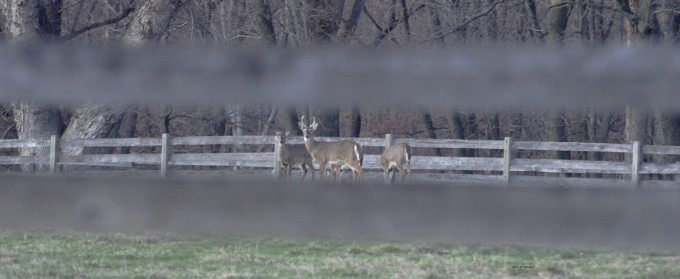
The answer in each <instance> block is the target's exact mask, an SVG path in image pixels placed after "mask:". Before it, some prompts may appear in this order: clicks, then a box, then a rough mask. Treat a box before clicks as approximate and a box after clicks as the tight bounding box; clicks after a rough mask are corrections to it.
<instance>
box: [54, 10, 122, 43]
mask: <svg viewBox="0 0 680 279" xmlns="http://www.w3.org/2000/svg"><path fill="white" fill-rule="evenodd" d="M134 10H135V8H132V7H129V8H127V9H125V11H123V13H121V14H120V15H118V16H117V17H114V18H109V19H107V20H104V21H100V22H95V23H93V24H90V25H88V26H84V27H82V28H80V29H78V30H76V31H73V32H72V33H70V34H68V35H65V36H62V37H61V38H59V40H60V41H62V42H65V41H69V40H72V39H74V38H75V37H78V36H79V35H80V34H83V33H85V32H87V31H90V30H92V29H95V28H99V27H102V26H105V25H109V24H114V23H116V22H119V21H121V20H123V19H124V18H126V17H127V16H128V15H130V13H132V11H134Z"/></svg>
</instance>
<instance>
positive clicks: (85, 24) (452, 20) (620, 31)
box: [0, 0, 680, 160]
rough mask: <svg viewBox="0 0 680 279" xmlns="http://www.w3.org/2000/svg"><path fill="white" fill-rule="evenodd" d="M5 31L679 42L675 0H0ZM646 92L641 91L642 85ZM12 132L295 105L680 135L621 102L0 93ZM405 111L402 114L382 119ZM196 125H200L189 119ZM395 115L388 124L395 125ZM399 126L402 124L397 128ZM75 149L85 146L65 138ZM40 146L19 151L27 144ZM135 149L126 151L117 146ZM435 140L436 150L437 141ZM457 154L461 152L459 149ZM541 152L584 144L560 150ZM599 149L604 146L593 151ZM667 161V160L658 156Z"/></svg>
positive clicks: (65, 131)
mask: <svg viewBox="0 0 680 279" xmlns="http://www.w3.org/2000/svg"><path fill="white" fill-rule="evenodd" d="M0 38H1V39H2V40H3V41H5V43H8V44H16V45H24V44H28V45H30V44H60V45H73V46H87V45H96V44H111V43H113V44H121V45H141V44H187V43H190V44H201V45H206V44H207V45H218V46H225V47H230V48H246V47H252V46H263V47H264V46H266V47H275V48H292V49H304V48H311V47H317V46H320V45H322V46H329V45H330V46H349V47H364V48H374V49H381V48H384V49H388V48H390V49H391V48H402V47H421V46H429V47H443V48H446V47H470V46H485V45H498V46H531V47H540V46H545V47H553V48H568V47H573V46H587V47H605V46H610V45H619V46H626V47H644V46H648V45H670V46H673V45H675V44H677V42H678V38H680V4H678V3H677V1H673V0H642V1H639V0H576V1H570V0H545V1H537V0H385V1H370V0H353V1H349V0H300V1H291V0H279V1H271V0H105V1H83V0H49V1H44V0H0ZM640 94H644V92H640ZM2 111H3V114H2V122H1V125H0V128H1V129H2V130H1V131H0V132H3V134H0V136H2V137H3V138H20V139H28V138H31V139H35V138H48V137H49V136H50V135H53V134H56V135H60V136H61V137H62V138H95V137H134V136H140V135H153V134H157V133H163V132H171V133H176V134H203V135H224V134H235V135H238V134H272V130H273V129H282V130H289V131H291V132H293V133H295V134H299V130H298V129H297V128H296V127H297V123H298V121H299V115H305V114H306V115H314V116H316V117H317V119H319V122H320V123H322V128H321V129H320V131H319V136H340V135H346V136H353V137H360V136H375V135H378V134H379V133H380V132H383V133H388V132H389V133H395V134H399V133H402V135H403V136H413V137H429V138H442V137H444V138H460V139H462V138H483V139H501V138H502V137H504V136H508V135H511V136H513V137H515V138H519V139H532V140H546V141H593V142H632V141H635V140H638V141H641V142H643V143H646V144H664V145H678V144H680V113H675V112H668V111H649V110H643V109H641V108H637V107H634V106H629V107H626V108H621V109H618V110H610V111H598V110H594V109H587V108H584V109H583V110H579V111H573V110H570V111H567V110H559V109H549V110H535V111H516V112H500V111H487V110H483V109H475V108H471V109H469V110H464V109H447V108H426V107H420V108H406V107H404V108H387V107H375V106H359V105H355V106H348V107H337V106H335V107H333V106H327V107H315V106H309V105H304V104H301V105H299V106H277V105H244V104H238V103H234V104H224V105H223V106H215V107H211V108H192V107H186V106H158V107H152V106H141V105H131V106H127V107H120V106H110V105H106V104H83V105H81V106H77V107H64V106H57V105H54V104H43V103H39V102H36V101H29V100H27V101H23V102H17V103H12V104H2ZM395 111H400V114H404V113H405V115H408V117H405V118H403V119H405V120H407V121H382V122H378V121H376V120H375V119H379V118H380V117H388V118H389V115H390V114H393V113H395ZM191 123H199V124H200V125H192V124H191ZM390 125H393V126H390ZM395 131H396V132H395ZM63 151H64V153H66V154H68V155H77V154H80V153H82V152H83V150H82V148H71V149H64V150H63ZM36 152H44V151H41V150H36V149H24V150H21V153H22V155H30V154H32V153H36ZM121 152H130V150H121ZM433 152H435V153H437V154H441V151H438V150H434V151H433ZM451 155H455V156H466V155H471V156H474V155H475V154H468V152H467V151H465V150H457V151H455V152H454V154H451ZM546 156H551V157H556V158H568V157H570V156H571V157H573V156H581V155H579V154H570V153H568V152H560V153H556V154H548V155H546ZM597 156H599V157H600V158H595V159H602V158H601V156H602V155H596V157H597ZM658 159H659V160H663V158H658Z"/></svg>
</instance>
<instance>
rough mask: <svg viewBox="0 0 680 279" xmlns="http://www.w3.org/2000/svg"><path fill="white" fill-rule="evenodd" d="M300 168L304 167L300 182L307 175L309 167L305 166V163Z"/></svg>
mask: <svg viewBox="0 0 680 279" xmlns="http://www.w3.org/2000/svg"><path fill="white" fill-rule="evenodd" d="M300 168H301V169H302V178H300V182H302V181H303V180H305V176H307V167H306V166H305V163H302V164H300Z"/></svg>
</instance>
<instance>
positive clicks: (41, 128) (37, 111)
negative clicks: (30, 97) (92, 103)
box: [12, 102, 64, 171]
mask: <svg viewBox="0 0 680 279" xmlns="http://www.w3.org/2000/svg"><path fill="white" fill-rule="evenodd" d="M12 113H13V114H14V123H15V125H16V128H17V137H18V138H19V139H49V138H50V136H52V135H57V136H58V135H61V131H62V130H63V128H64V123H63V122H62V120H61V113H60V112H59V109H57V108H54V107H49V106H46V105H37V104H35V103H31V102H20V103H18V104H13V105H12ZM48 153H49V149H47V148H30V147H27V148H20V149H19V155H21V156H35V155H38V156H46V155H47V154H48ZM21 168H22V170H24V171H33V170H36V168H35V166H32V165H22V167H21ZM38 169H40V170H44V169H46V168H43V167H39V168H38Z"/></svg>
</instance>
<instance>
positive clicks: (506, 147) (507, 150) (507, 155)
mask: <svg viewBox="0 0 680 279" xmlns="http://www.w3.org/2000/svg"><path fill="white" fill-rule="evenodd" d="M511 159H512V138H511V137H505V142H504V143H503V181H504V182H505V184H506V185H507V184H509V183H510V160H511Z"/></svg>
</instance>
